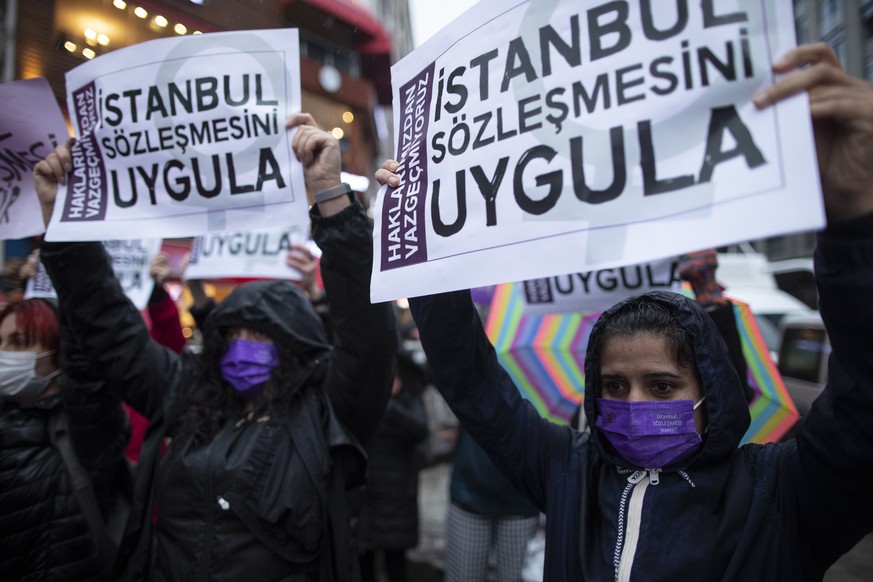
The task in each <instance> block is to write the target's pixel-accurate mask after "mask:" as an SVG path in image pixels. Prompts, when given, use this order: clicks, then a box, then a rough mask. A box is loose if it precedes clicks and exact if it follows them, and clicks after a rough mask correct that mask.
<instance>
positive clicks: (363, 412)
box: [310, 203, 397, 443]
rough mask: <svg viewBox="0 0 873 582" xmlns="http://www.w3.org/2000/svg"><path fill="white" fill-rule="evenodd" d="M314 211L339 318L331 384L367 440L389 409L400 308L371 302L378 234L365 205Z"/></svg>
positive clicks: (351, 425) (340, 409)
mask: <svg viewBox="0 0 873 582" xmlns="http://www.w3.org/2000/svg"><path fill="white" fill-rule="evenodd" d="M310 216H311V218H312V235H313V238H314V239H315V242H316V244H318V246H319V247H320V248H321V250H322V257H321V273H322V278H323V279H324V288H325V292H326V293H327V296H328V298H329V300H330V317H331V319H332V321H333V357H332V359H331V366H330V369H329V370H328V374H327V378H326V380H325V388H326V390H327V394H328V396H329V397H330V399H331V403H332V404H333V407H334V410H335V411H336V413H337V415H338V416H339V418H340V419H341V420H342V422H343V424H345V426H346V427H347V428H348V429H349V430H350V431H351V432H352V434H354V435H355V437H356V438H357V439H358V440H359V441H360V442H361V443H365V442H366V441H367V440H369V439H370V437H371V436H372V435H373V432H374V431H375V429H376V425H377V424H378V423H379V419H380V418H381V416H382V413H383V412H384V410H385V406H386V405H387V403H388V397H389V396H390V392H391V383H392V381H393V379H394V353H395V351H396V350H397V330H396V326H395V323H394V311H393V308H392V306H391V304H390V303H378V304H375V305H374V304H371V303H370V271H371V270H372V265H373V238H372V228H371V227H370V223H369V221H368V219H367V216H366V214H365V213H364V209H363V208H362V207H361V205H360V204H358V203H355V204H353V205H352V206H349V207H347V208H345V209H344V210H342V211H341V212H339V213H337V214H334V215H332V216H327V217H322V216H321V215H320V214H319V212H318V207H317V206H314V207H313V208H312V210H311V211H310Z"/></svg>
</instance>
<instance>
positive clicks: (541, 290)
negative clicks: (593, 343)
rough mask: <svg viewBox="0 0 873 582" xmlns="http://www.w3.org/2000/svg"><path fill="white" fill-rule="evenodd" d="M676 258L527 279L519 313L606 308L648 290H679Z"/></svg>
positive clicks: (530, 313)
mask: <svg viewBox="0 0 873 582" xmlns="http://www.w3.org/2000/svg"><path fill="white" fill-rule="evenodd" d="M676 265H677V263H676V261H674V260H672V259H664V260H660V261H653V262H650V263H645V264H642V265H630V266H626V267H617V268H613V269H603V270H600V271H588V272H586V273H571V274H569V275H559V276H556V277H547V278H542V279H529V280H527V281H522V282H521V283H519V285H520V286H521V304H522V313H524V314H525V315H548V314H550V313H578V312H583V311H585V312H591V311H605V310H606V309H608V308H609V307H611V306H613V305H615V304H616V303H618V302H619V301H621V300H622V299H626V298H628V297H633V296H634V295H639V294H641V293H647V292H649V291H674V292H676V293H679V292H681V291H682V279H681V278H680V277H679V276H678V275H677V274H676Z"/></svg>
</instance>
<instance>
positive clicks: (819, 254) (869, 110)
mask: <svg viewBox="0 0 873 582" xmlns="http://www.w3.org/2000/svg"><path fill="white" fill-rule="evenodd" d="M774 69H775V70H776V72H778V73H788V72H791V73H790V74H789V75H787V76H785V77H784V78H783V79H782V80H781V81H779V82H778V83H776V84H775V85H774V86H773V87H771V88H770V89H769V90H767V91H765V92H763V93H762V94H761V95H760V96H759V100H758V104H759V105H761V106H766V105H767V104H769V103H773V102H776V101H778V100H779V99H781V98H784V97H785V96H787V95H791V94H794V93H797V92H800V91H808V92H809V101H810V109H811V112H812V118H813V123H814V128H815V135H816V147H817V150H818V158H819V165H820V172H821V180H822V190H823V193H824V202H825V211H826V213H827V216H828V226H827V228H826V229H825V231H824V232H822V233H820V235H819V240H818V248H817V250H816V256H815V261H816V281H817V283H818V287H819V297H820V305H819V308H820V310H821V314H822V318H823V319H824V321H825V325H826V328H827V331H828V336H829V338H830V342H831V345H832V347H833V352H832V354H831V357H830V360H829V364H828V366H829V368H828V376H829V378H828V386H827V387H826V388H825V390H824V392H823V393H822V395H821V396H820V397H819V398H818V400H816V402H815V403H814V404H813V407H812V411H811V412H810V414H809V415H808V416H807V417H806V418H805V419H804V420H803V421H801V423H800V425H799V426H798V428H797V450H796V457H795V458H791V459H790V460H789V462H788V463H787V470H788V471H790V472H791V474H790V476H786V479H784V480H787V481H789V482H790V483H791V484H792V485H793V486H795V487H796V495H797V499H796V500H792V501H793V502H794V511H796V512H797V513H798V517H797V519H798V521H799V524H798V525H799V531H800V532H801V533H802V537H804V539H805V541H806V542H807V543H808V544H809V548H808V550H809V551H810V552H811V553H812V554H814V555H815V556H816V558H818V559H820V560H822V561H824V562H825V563H830V562H832V561H833V560H835V559H836V557H838V556H839V555H840V554H842V553H843V552H845V551H847V550H848V549H849V548H851V547H852V545H854V543H856V542H857V540H858V539H860V538H861V537H862V536H863V535H864V534H866V533H868V532H870V531H871V530H873V503H870V501H869V497H870V483H871V482H873V454H871V451H873V422H871V421H873V341H871V339H870V330H871V329H873V163H871V162H873V85H871V84H870V83H868V82H866V81H863V80H861V79H856V78H854V77H851V76H850V75H848V74H847V73H846V72H845V71H843V69H842V67H841V66H840V64H839V60H838V59H837V57H836V55H834V53H833V51H831V50H830V48H828V47H827V46H826V45H822V44H819V45H811V46H803V47H799V48H798V49H795V50H793V51H791V52H789V53H788V54H787V55H786V57H784V58H783V59H782V60H780V61H779V62H777V64H776V66H774Z"/></svg>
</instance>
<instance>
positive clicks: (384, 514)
mask: <svg viewBox="0 0 873 582" xmlns="http://www.w3.org/2000/svg"><path fill="white" fill-rule="evenodd" d="M423 377H424V371H423V370H422V368H421V366H420V365H419V364H417V363H416V362H415V361H414V359H413V357H412V355H411V354H410V353H409V352H407V351H405V350H403V349H401V350H399V351H398V352H397V374H396V375H395V377H394V385H393V388H392V391H391V400H390V401H389V402H388V409H387V410H386V411H385V415H384V416H383V417H382V420H381V421H380V422H379V426H378V427H377V428H376V434H375V436H374V437H373V440H372V441H371V442H370V444H369V445H368V446H367V456H368V459H369V463H368V466H367V484H366V487H365V489H364V495H363V504H362V507H361V513H360V518H359V522H358V529H357V534H356V539H357V543H358V548H359V549H360V550H361V551H362V554H361V579H362V580H363V581H364V582H374V581H375V580H377V576H376V572H377V570H378V567H377V563H376V561H377V560H376V555H377V554H379V553H381V554H382V556H383V559H384V566H385V568H384V569H385V572H386V574H387V575H388V580H390V582H404V581H405V580H406V550H408V549H409V548H414V547H415V546H416V545H417V544H418V521H419V520H418V517H419V513H418V472H419V469H420V467H419V465H418V460H417V455H416V446H417V445H418V444H419V443H421V442H423V441H424V440H425V439H426V438H427V435H428V427H427V413H426V411H425V407H424V398H423V397H422V392H423V391H424V382H423Z"/></svg>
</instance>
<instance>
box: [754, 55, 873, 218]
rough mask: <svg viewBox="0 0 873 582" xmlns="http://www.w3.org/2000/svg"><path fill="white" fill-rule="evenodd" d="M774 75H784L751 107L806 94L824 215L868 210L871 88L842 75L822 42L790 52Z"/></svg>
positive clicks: (872, 200) (871, 197) (872, 194)
mask: <svg viewBox="0 0 873 582" xmlns="http://www.w3.org/2000/svg"><path fill="white" fill-rule="evenodd" d="M773 71H774V72H775V73H778V74H785V76H784V77H782V78H781V79H779V81H777V82H776V83H774V84H773V85H772V86H770V87H768V88H767V89H764V90H762V91H761V92H759V93H758V94H757V95H755V99H754V101H755V105H756V106H757V107H758V108H765V107H768V106H770V105H772V104H775V103H777V102H779V101H781V100H783V99H786V98H788V97H791V96H792V95H796V94H797V93H801V92H803V91H807V92H808V94H809V106H810V113H811V115H812V122H813V128H814V130H815V141H816V150H817V153H818V162H819V171H820V173H821V181H822V189H823V191H824V199H825V208H826V210H827V213H828V217H829V218H830V219H835V220H845V219H851V218H854V217H857V216H861V215H863V214H866V213H869V212H873V163H871V160H873V84H871V83H869V82H867V81H865V80H862V79H858V78H856V77H853V76H851V75H849V74H848V73H846V71H845V70H843V67H842V66H841V65H840V61H839V59H838V58H837V55H836V54H835V53H834V51H833V50H832V49H831V48H830V47H829V46H828V45H826V44H824V43H818V44H813V45H803V46H800V47H797V48H796V49H793V50H791V51H789V52H788V53H786V54H785V56H783V57H782V58H781V59H778V60H777V61H776V62H775V63H774V64H773Z"/></svg>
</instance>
